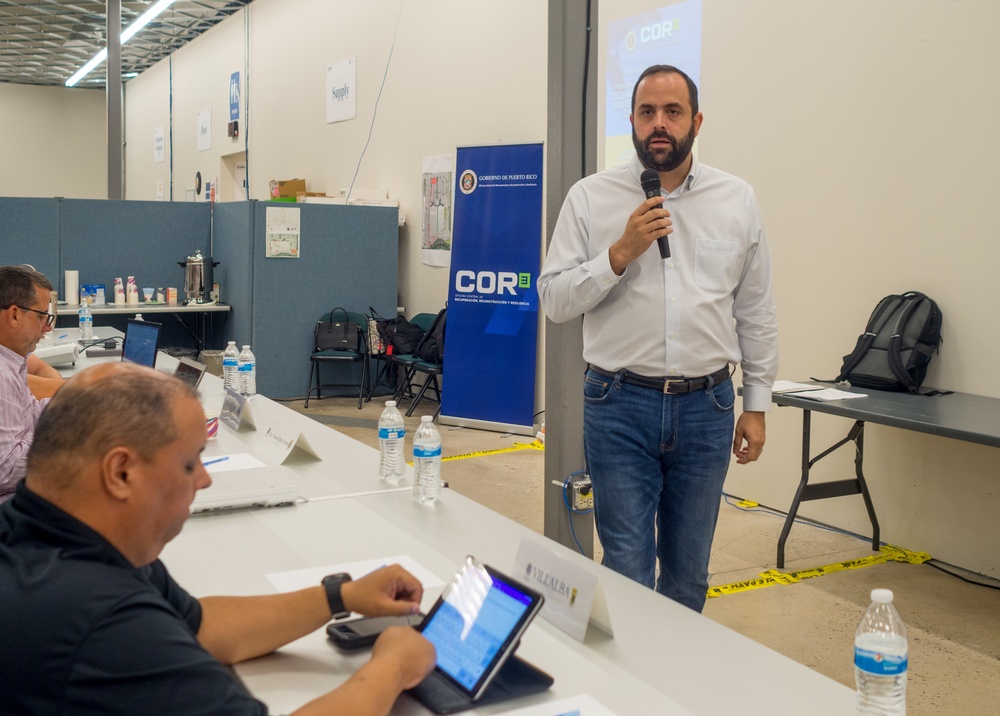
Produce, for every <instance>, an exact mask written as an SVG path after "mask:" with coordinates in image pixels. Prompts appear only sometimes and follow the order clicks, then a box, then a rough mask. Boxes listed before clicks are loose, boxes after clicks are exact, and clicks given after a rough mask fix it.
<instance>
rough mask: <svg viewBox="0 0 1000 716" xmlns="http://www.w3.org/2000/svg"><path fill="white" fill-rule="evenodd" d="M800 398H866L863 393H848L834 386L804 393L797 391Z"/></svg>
mask: <svg viewBox="0 0 1000 716" xmlns="http://www.w3.org/2000/svg"><path fill="white" fill-rule="evenodd" d="M797 395H798V396H799V397H801V398H808V399H809V400H846V399H847V398H867V397H868V395H867V394H865V393H849V392H847V391H846V390H837V389H836V388H823V389H822V390H810V391H808V392H805V393H797Z"/></svg>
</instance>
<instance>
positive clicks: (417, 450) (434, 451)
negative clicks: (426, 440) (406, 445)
mask: <svg viewBox="0 0 1000 716" xmlns="http://www.w3.org/2000/svg"><path fill="white" fill-rule="evenodd" d="M440 456H441V446H440V445H435V446H434V447H430V446H428V447H422V446H420V445H414V446H413V457H415V458H417V457H440Z"/></svg>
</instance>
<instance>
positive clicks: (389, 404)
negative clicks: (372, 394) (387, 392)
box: [385, 400, 396, 408]
mask: <svg viewBox="0 0 1000 716" xmlns="http://www.w3.org/2000/svg"><path fill="white" fill-rule="evenodd" d="M385 407H387V408H395V407H396V401H395V400H387V401H385Z"/></svg>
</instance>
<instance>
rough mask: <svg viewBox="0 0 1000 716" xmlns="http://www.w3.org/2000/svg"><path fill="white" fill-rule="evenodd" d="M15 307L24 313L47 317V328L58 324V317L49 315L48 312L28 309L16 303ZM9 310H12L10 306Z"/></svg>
mask: <svg viewBox="0 0 1000 716" xmlns="http://www.w3.org/2000/svg"><path fill="white" fill-rule="evenodd" d="M14 305H15V306H17V307H18V308H20V309H21V310H22V311H31V312H32V313H37V314H38V315H39V316H45V325H46V326H51V325H52V324H53V323H55V322H56V317H55V316H54V315H52V314H51V313H47V312H46V311H36V310H35V309H34V308H28V307H27V306H20V305H18V304H16V303H15V304H14ZM8 308H10V306H8Z"/></svg>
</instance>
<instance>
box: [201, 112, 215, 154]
mask: <svg viewBox="0 0 1000 716" xmlns="http://www.w3.org/2000/svg"><path fill="white" fill-rule="evenodd" d="M211 148H212V109H211V107H208V108H206V109H203V110H201V111H200V112H198V151H199V152H204V151H205V150H207V149H211Z"/></svg>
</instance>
